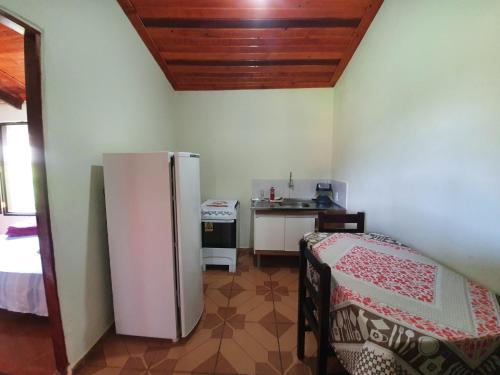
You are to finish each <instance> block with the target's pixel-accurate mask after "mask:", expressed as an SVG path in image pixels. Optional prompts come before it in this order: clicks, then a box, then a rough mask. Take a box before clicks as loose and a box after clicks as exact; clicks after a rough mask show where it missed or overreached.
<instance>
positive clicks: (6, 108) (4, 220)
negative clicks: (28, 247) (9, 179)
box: [0, 103, 33, 234]
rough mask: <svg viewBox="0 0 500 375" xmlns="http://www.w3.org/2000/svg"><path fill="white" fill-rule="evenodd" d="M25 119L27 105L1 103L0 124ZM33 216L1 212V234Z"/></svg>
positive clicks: (28, 220)
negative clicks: (15, 106)
mask: <svg viewBox="0 0 500 375" xmlns="http://www.w3.org/2000/svg"><path fill="white" fill-rule="evenodd" d="M23 121H26V106H25V105H23V107H22V108H21V109H17V108H14V107H12V106H10V105H8V104H6V103H0V124H1V123H4V122H23ZM0 188H1V187H0ZM32 218H33V217H32V216H4V215H3V214H1V213H0V234H4V233H5V232H6V231H7V228H8V227H9V225H15V224H23V223H29V222H31V221H32Z"/></svg>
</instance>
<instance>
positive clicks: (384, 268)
mask: <svg viewBox="0 0 500 375" xmlns="http://www.w3.org/2000/svg"><path fill="white" fill-rule="evenodd" d="M305 239H306V240H307V241H308V243H309V248H310V249H311V250H312V252H313V253H314V254H315V255H316V256H317V257H318V258H319V259H320V260H321V261H322V262H326V263H327V264H328V265H329V266H330V267H331V269H332V293H331V307H330V325H331V334H330V338H331V343H332V346H333V347H334V348H335V351H336V353H337V356H338V357H339V359H340V361H341V362H342V363H343V364H344V366H345V367H346V369H347V370H348V371H349V372H350V373H351V374H353V375H371V374H376V375H378V374H385V375H399V374H407V373H408V374H409V373H412V374H413V373H415V374H435V375H438V374H447V375H457V374H460V375H473V374H482V375H498V374H500V307H499V302H500V301H498V300H497V297H496V296H495V295H494V293H492V292H491V291H490V290H488V289H486V288H484V287H482V286H480V285H478V284H477V283H474V282H473V281H470V280H467V279H465V278H463V277H462V276H460V275H458V274H456V273H454V272H453V271H451V270H449V269H447V268H446V267H445V266H443V265H440V264H438V263H436V262H434V261H432V260H430V259H428V258H426V257H424V256H422V255H420V254H419V253H418V252H417V251H415V250H413V249H411V248H409V247H407V246H405V245H403V244H401V243H399V242H397V241H395V240H393V239H391V238H389V237H386V236H382V235H378V234H352V233H335V234H326V233H312V234H309V235H307V236H306V237H305ZM332 254H333V255H335V256H332ZM325 259H328V261H326V260H325ZM444 271H446V272H444ZM307 275H308V277H309V278H310V279H311V281H312V283H313V284H315V286H316V284H318V283H319V278H317V277H315V276H316V275H315V272H314V270H313V269H312V267H311V266H310V265H309V266H308V272H307ZM336 276H337V277H336ZM341 276H342V277H341ZM445 277H450V279H448V280H445V281H447V283H446V282H445V283H444V284H443V280H442V278H445ZM451 280H454V281H453V283H451ZM455 283H458V284H457V285H462V287H460V288H463V289H460V288H455V289H453V288H452V289H450V287H449V286H450V285H451V284H453V285H455ZM358 285H361V286H363V287H362V288H361V287H360V288H361V289H360V290H363V291H364V292H363V293H361V292H360V291H359V290H356V287H357V286H358ZM443 285H448V287H447V288H445V287H444V286H443ZM370 288H373V289H370ZM367 290H373V293H369V292H367ZM461 290H463V292H460V291H461ZM380 293H382V294H380ZM453 293H455V294H453ZM456 293H460V294H464V295H461V296H460V295H457V294H456ZM381 295H382V296H389V298H386V297H384V298H385V299H384V302H382V300H379V299H378V298H377V296H381ZM396 296H398V297H397V298H399V299H401V298H403V300H404V301H413V302H412V303H413V306H414V307H413V308H412V309H409V310H406V309H404V308H402V306H406V307H408V306H411V304H410V305H406V304H401V303H399V304H398V305H397V304H394V303H393V302H394V299H393V298H396ZM443 296H446V297H450V296H451V298H453V299H454V301H455V305H454V307H453V309H459V310H460V314H458V315H457V314H455V312H456V311H451V310H449V309H450V307H448V306H447V305H446V303H445V302H446V301H450V300H449V299H446V298H443ZM454 296H456V298H455V297H454ZM408 298H409V300H408ZM457 301H458V302H457ZM396 305H397V306H396ZM415 306H418V308H416V307H415ZM418 312H422V314H420V313H418ZM423 312H426V313H425V314H424V313H423ZM434 314H437V315H434ZM439 316H441V318H439V319H433V318H435V317H439ZM443 316H444V317H446V319H444V320H443V318H442V317H443ZM457 316H466V318H465V320H466V321H464V322H463V323H461V321H460V320H458V321H457V320H456V317H457ZM445 321H452V322H453V323H452V324H451V325H450V324H444V323H443V322H445ZM466 327H467V328H466ZM381 369H382V370H381Z"/></svg>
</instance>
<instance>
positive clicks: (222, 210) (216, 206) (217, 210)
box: [201, 199, 238, 221]
mask: <svg viewBox="0 0 500 375" xmlns="http://www.w3.org/2000/svg"><path fill="white" fill-rule="evenodd" d="M237 206H238V201H237V200H220V199H209V200H207V201H205V202H203V204H202V205H201V220H203V221H207V220H236V218H237V216H238V209H237Z"/></svg>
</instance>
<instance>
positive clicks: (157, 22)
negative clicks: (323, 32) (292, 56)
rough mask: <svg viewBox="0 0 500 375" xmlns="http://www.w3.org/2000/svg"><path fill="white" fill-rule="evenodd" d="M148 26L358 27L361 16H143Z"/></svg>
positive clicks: (217, 27)
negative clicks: (184, 17) (306, 17)
mask: <svg viewBox="0 0 500 375" xmlns="http://www.w3.org/2000/svg"><path fill="white" fill-rule="evenodd" d="M142 22H143V24H144V26H146V27H147V28H189V29H193V28H204V29H289V28H320V27H354V28H355V27H358V25H359V24H360V22H361V18H310V19H305V18H304V19H241V20H228V19H179V18H143V19H142Z"/></svg>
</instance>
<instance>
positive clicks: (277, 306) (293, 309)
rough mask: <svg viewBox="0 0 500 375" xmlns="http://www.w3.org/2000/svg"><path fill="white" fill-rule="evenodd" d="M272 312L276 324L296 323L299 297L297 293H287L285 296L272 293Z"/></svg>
mask: <svg viewBox="0 0 500 375" xmlns="http://www.w3.org/2000/svg"><path fill="white" fill-rule="evenodd" d="M273 298H274V310H275V314H276V322H277V323H295V322H297V315H298V306H299V301H298V298H299V295H298V292H288V293H287V295H285V294H282V293H278V292H276V291H273Z"/></svg>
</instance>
